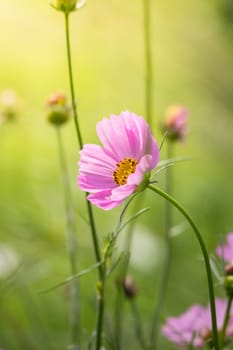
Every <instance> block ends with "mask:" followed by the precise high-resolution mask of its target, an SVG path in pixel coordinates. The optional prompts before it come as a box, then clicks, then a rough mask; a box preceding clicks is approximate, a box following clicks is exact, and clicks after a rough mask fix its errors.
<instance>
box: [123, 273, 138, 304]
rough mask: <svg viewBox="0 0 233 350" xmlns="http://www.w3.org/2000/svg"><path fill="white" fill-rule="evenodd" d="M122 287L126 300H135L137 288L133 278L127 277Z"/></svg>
mask: <svg viewBox="0 0 233 350" xmlns="http://www.w3.org/2000/svg"><path fill="white" fill-rule="evenodd" d="M122 287H123V291H124V294H125V296H126V298H128V299H133V298H134V297H135V296H136V294H137V288H136V286H135V283H134V280H133V279H132V277H130V276H126V277H125V279H124V281H123V282H122Z"/></svg>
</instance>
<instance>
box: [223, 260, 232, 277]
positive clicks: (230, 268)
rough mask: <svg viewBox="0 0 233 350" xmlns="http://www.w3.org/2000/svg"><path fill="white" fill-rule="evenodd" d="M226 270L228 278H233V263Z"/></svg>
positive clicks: (226, 266) (227, 265)
mask: <svg viewBox="0 0 233 350" xmlns="http://www.w3.org/2000/svg"><path fill="white" fill-rule="evenodd" d="M224 270H225V273H226V275H227V276H233V261H231V262H229V263H228V264H226V265H225V267H224Z"/></svg>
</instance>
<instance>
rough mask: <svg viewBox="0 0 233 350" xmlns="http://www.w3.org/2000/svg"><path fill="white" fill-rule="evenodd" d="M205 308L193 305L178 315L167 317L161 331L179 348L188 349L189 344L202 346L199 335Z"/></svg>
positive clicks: (202, 342)
mask: <svg viewBox="0 0 233 350" xmlns="http://www.w3.org/2000/svg"><path fill="white" fill-rule="evenodd" d="M204 315H205V308H204V307H202V306H201V305H198V304H196V305H193V306H191V307H190V308H189V309H188V310H187V311H186V312H184V313H183V314H182V315H180V316H178V317H169V318H168V319H167V321H166V324H165V326H164V327H163V329H162V331H163V334H164V335H165V336H166V337H167V338H168V339H169V340H170V341H171V342H173V343H175V344H177V345H178V346H179V348H180V349H188V348H189V346H190V344H192V345H193V346H194V347H196V348H202V347H203V345H204V341H203V339H202V337H201V336H200V335H199V331H200V329H201V323H202V321H203V317H204Z"/></svg>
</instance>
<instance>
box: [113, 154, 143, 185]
mask: <svg viewBox="0 0 233 350" xmlns="http://www.w3.org/2000/svg"><path fill="white" fill-rule="evenodd" d="M137 164H138V161H137V160H136V159H134V158H129V157H127V158H125V159H123V160H121V161H120V162H119V163H117V164H116V166H117V170H115V171H114V172H113V175H112V177H113V180H114V181H115V183H116V184H117V185H119V186H122V185H125V184H126V183H127V179H128V176H129V175H131V174H133V173H134V172H135V169H136V166H137Z"/></svg>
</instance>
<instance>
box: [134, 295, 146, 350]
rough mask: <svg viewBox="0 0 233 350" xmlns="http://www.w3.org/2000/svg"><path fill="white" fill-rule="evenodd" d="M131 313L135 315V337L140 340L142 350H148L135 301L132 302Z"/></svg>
mask: <svg viewBox="0 0 233 350" xmlns="http://www.w3.org/2000/svg"><path fill="white" fill-rule="evenodd" d="M130 304H131V311H132V314H133V319H134V324H135V335H136V337H137V339H138V342H139V345H140V347H141V348H142V349H147V346H146V343H145V337H144V334H143V329H142V322H141V318H140V314H139V310H138V307H137V303H136V301H135V300H134V299H132V300H131V303H130Z"/></svg>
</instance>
